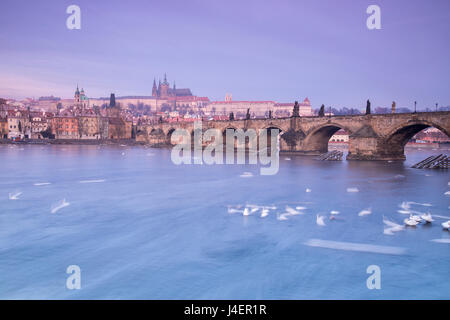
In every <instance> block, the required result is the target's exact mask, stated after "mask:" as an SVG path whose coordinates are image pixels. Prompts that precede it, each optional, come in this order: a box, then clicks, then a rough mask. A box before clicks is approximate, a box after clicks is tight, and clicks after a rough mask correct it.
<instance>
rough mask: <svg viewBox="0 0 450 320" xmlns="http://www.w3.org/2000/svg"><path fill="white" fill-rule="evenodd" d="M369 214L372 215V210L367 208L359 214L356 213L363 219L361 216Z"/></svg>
mask: <svg viewBox="0 0 450 320" xmlns="http://www.w3.org/2000/svg"><path fill="white" fill-rule="evenodd" d="M371 213H372V209H371V208H368V209H364V210H362V211H361V212H360V213H358V216H360V217H363V216H367V215H369V214H371Z"/></svg>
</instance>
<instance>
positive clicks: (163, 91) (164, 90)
mask: <svg viewBox="0 0 450 320" xmlns="http://www.w3.org/2000/svg"><path fill="white" fill-rule="evenodd" d="M159 94H160V96H161V98H167V96H168V95H169V82H167V76H166V74H164V82H163V83H162V84H161V91H160V92H159Z"/></svg>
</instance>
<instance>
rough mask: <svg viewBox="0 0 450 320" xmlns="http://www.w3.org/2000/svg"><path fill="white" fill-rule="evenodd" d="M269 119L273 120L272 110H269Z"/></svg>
mask: <svg viewBox="0 0 450 320" xmlns="http://www.w3.org/2000/svg"><path fill="white" fill-rule="evenodd" d="M269 119H272V110H269Z"/></svg>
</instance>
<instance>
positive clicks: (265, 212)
mask: <svg viewBox="0 0 450 320" xmlns="http://www.w3.org/2000/svg"><path fill="white" fill-rule="evenodd" d="M268 215H269V209H267V208H263V209H262V210H261V218H265V217H267V216H268Z"/></svg>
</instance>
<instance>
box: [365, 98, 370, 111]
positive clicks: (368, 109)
mask: <svg viewBox="0 0 450 320" xmlns="http://www.w3.org/2000/svg"><path fill="white" fill-rule="evenodd" d="M366 114H370V101H369V99H367V105H366Z"/></svg>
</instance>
